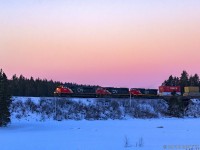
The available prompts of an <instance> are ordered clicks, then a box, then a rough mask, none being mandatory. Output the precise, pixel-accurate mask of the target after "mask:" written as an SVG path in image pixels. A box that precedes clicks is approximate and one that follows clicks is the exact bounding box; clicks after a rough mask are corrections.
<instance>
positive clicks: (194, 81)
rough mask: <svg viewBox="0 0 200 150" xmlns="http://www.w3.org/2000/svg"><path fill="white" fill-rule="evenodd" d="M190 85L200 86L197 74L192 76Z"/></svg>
mask: <svg viewBox="0 0 200 150" xmlns="http://www.w3.org/2000/svg"><path fill="white" fill-rule="evenodd" d="M189 85H190V86H199V76H198V74H195V75H194V76H190V78H189Z"/></svg>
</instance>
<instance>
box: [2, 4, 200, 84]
mask: <svg viewBox="0 0 200 150" xmlns="http://www.w3.org/2000/svg"><path fill="white" fill-rule="evenodd" d="M199 8H200V1H199V0H176V1H174V0H152V1H149V0H127V1H123V0H99V1H94V0H86V1H84V2H83V1H80V0H77V1H73V0H66V1H64V0H63V1H61V0H58V1H47V0H29V1H26V0H19V1H14V0H3V1H0V20H1V23H0V68H2V69H3V70H4V72H5V73H6V74H7V76H8V77H9V78H10V77H12V75H13V74H17V75H20V74H23V75H24V76H26V77H30V76H33V77H34V78H36V77H40V78H46V79H53V80H56V81H66V82H76V83H80V84H94V85H97V84H98V85H101V86H117V87H145V88H157V86H159V85H160V84H161V83H162V82H163V81H164V80H165V79H166V78H168V77H169V75H171V74H172V75H176V76H180V74H181V72H182V71H183V70H187V71H188V73H189V74H194V73H198V74H199V75H200V69H199V62H200V9H199Z"/></svg>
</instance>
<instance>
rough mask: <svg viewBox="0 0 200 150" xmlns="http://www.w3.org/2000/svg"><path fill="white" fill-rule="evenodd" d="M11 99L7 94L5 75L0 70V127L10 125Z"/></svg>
mask: <svg viewBox="0 0 200 150" xmlns="http://www.w3.org/2000/svg"><path fill="white" fill-rule="evenodd" d="M10 104H11V97H10V94H9V87H8V80H7V77H6V74H5V73H4V72H3V71H2V69H1V70H0V127H2V126H7V125H8V123H10V112H9V108H10Z"/></svg>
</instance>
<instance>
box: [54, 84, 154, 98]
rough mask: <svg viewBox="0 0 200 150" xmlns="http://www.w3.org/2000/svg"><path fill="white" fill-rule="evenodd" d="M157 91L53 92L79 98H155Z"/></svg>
mask: <svg viewBox="0 0 200 150" xmlns="http://www.w3.org/2000/svg"><path fill="white" fill-rule="evenodd" d="M157 93H158V90H157V89H144V88H131V89H130V90H129V88H116V87H88V86H72V87H66V86H63V85H61V86H58V87H57V88H56V90H55V91H54V95H55V96H65V97H66V96H67V97H81V98H97V97H102V98H103V97H104V98H129V97H137V98H144V97H145V98H156V97H158V94H157Z"/></svg>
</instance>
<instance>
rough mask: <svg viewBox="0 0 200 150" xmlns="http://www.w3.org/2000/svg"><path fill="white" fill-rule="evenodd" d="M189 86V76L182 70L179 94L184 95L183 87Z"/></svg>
mask: <svg viewBox="0 0 200 150" xmlns="http://www.w3.org/2000/svg"><path fill="white" fill-rule="evenodd" d="M188 85H189V75H188V73H187V72H186V71H185V70H184V71H183V72H182V74H181V77H180V86H181V93H184V87H185V86H188Z"/></svg>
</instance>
